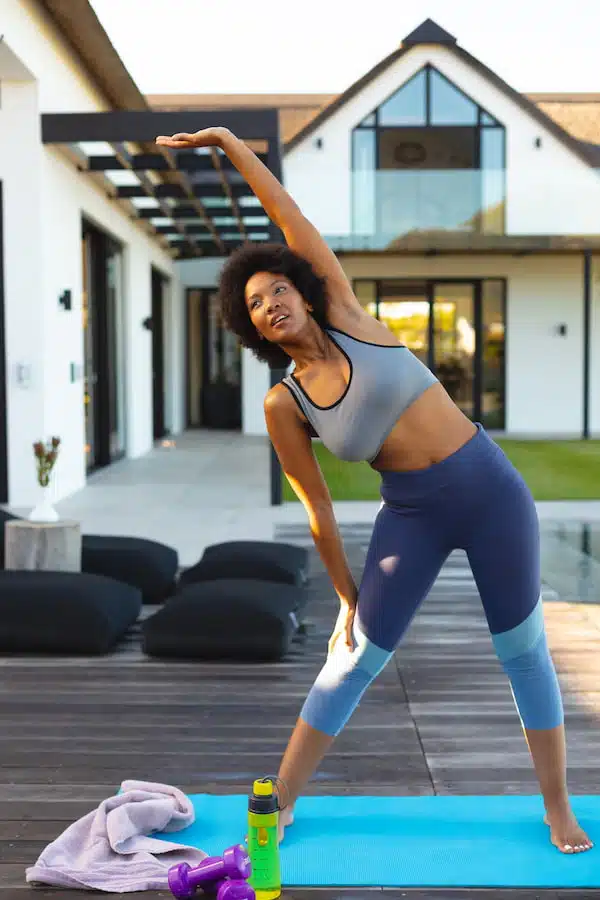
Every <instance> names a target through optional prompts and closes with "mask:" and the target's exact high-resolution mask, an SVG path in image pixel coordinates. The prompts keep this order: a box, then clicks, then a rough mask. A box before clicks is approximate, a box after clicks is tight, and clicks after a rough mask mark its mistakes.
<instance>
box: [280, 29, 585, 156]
mask: <svg viewBox="0 0 600 900" xmlns="http://www.w3.org/2000/svg"><path fill="white" fill-rule="evenodd" d="M423 44H434V45H435V44H437V45H441V46H444V47H446V49H447V50H448V51H449V52H450V53H454V54H455V55H456V56H457V57H458V58H459V59H460V60H461V61H462V62H464V63H465V64H466V65H468V66H469V67H470V68H472V69H474V70H475V71H476V72H478V73H479V74H480V75H481V76H482V77H483V78H485V79H486V80H487V81H489V82H490V83H491V84H493V86H494V87H495V88H496V89H497V90H499V91H501V92H502V93H503V94H505V96H507V97H509V98H510V99H511V100H512V101H513V102H514V103H516V104H517V105H518V106H520V107H521V109H522V110H524V112H526V113H527V114H528V115H529V116H530V117H531V118H532V119H535V121H536V122H539V124H540V125H541V126H542V127H543V128H545V129H546V131H549V132H550V133H551V134H553V135H554V137H555V138H557V139H558V140H559V141H560V142H561V143H562V144H564V146H566V147H568V149H569V150H570V151H571V152H572V153H574V154H575V155H576V156H578V157H579V159H581V160H582V161H583V162H585V163H587V164H588V165H590V166H593V167H594V168H595V167H596V166H597V160H596V154H595V153H593V152H590V150H589V149H588V147H587V146H586V144H585V143H582V142H580V141H578V140H576V138H574V137H572V135H570V134H569V133H568V132H567V131H565V129H564V128H562V127H561V126H560V125H559V124H558V123H557V122H556V121H555V120H554V119H552V118H551V117H550V116H548V115H546V114H545V113H544V112H543V111H542V110H541V109H539V108H538V107H537V106H536V105H535V103H534V102H532V101H531V100H530V99H529V98H528V97H527V96H525V95H524V94H520V93H519V92H518V91H516V90H515V89H514V88H512V87H511V86H510V85H509V84H507V83H506V82H505V81H504V80H503V79H502V78H500V76H498V75H496V73H495V72H493V71H492V70H491V69H489V68H488V67H487V66H486V65H484V63H482V62H480V60H478V59H476V58H475V57H474V56H471V54H470V53H467V51H466V50H464V49H463V48H462V47H460V46H459V45H458V44H457V43H456V38H454V37H453V36H452V35H451V34H449V32H447V31H445V30H444V29H443V28H441V27H440V26H439V25H438V24H437V23H436V22H434V21H433V20H432V19H426V20H425V21H424V22H423V23H422V24H421V25H419V27H418V28H416V29H415V30H414V31H412V32H411V33H410V34H409V35H407V37H405V38H404V40H403V41H402V43H401V44H400V47H399V48H398V49H397V50H394V51H393V53H390V54H389V55H388V56H386V57H385V59H382V60H381V62H379V63H377V65H376V66H374V67H373V68H372V69H371V70H370V71H369V72H367V73H366V75H363V77H362V78H359V79H358V81H355V82H354V84H352V85H351V86H350V87H349V88H347V90H345V91H344V92H343V93H342V94H340V95H339V97H337V98H336V99H335V100H334V101H333V103H330V104H329V106H327V107H326V108H325V109H324V110H322V111H321V112H320V113H319V114H318V115H316V116H315V117H314V119H312V120H311V121H310V122H309V123H308V125H306V126H305V127H304V128H302V129H301V130H300V131H299V132H297V133H296V134H295V135H294V137H293V138H292V139H291V141H289V142H288V143H287V144H286V146H285V152H286V153H288V152H289V151H290V150H293V149H294V147H297V146H298V144H300V143H302V141H304V140H306V138H307V137H309V136H310V135H311V134H313V133H314V132H315V131H316V130H317V129H318V128H319V127H320V126H321V125H323V123H324V122H326V121H327V120H328V119H330V118H331V116H332V115H333V114H334V113H335V112H337V110H338V109H340V108H341V107H342V106H345V105H346V103H348V102H349V101H350V100H352V98H353V97H355V96H356V95H357V94H359V93H360V92H361V91H362V90H363V88H365V87H366V86H367V85H368V84H370V83H371V82H372V81H375V79H377V78H378V77H379V76H380V75H381V74H382V73H383V72H385V71H386V69H388V68H389V67H390V66H392V65H393V64H394V63H395V62H396V61H397V60H399V59H400V58H401V57H403V56H405V55H406V54H407V53H410V51H411V50H412V48H413V47H416V46H418V45H423Z"/></svg>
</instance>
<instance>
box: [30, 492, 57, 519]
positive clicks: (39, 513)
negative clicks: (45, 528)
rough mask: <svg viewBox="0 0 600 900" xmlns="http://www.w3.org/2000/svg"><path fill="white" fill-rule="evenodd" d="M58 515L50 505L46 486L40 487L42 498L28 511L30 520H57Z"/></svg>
mask: <svg viewBox="0 0 600 900" xmlns="http://www.w3.org/2000/svg"><path fill="white" fill-rule="evenodd" d="M59 518H60V516H59V515H58V513H57V512H56V510H55V509H54V507H53V506H52V503H51V502H50V497H49V494H48V488H42V499H41V500H40V502H39V503H38V504H37V505H36V506H34V508H33V509H32V510H31V512H30V513H29V521H30V522H58V520H59Z"/></svg>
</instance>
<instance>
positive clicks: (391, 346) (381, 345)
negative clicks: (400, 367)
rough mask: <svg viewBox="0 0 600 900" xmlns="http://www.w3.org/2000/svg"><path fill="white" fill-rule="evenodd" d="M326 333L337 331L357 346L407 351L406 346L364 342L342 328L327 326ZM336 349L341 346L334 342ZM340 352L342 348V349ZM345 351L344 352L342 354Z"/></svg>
mask: <svg viewBox="0 0 600 900" xmlns="http://www.w3.org/2000/svg"><path fill="white" fill-rule="evenodd" d="M325 331H335V332H336V333H337V334H343V335H344V337H347V338H350V340H351V341H356V342H357V344H366V345H367V347H381V349H382V350H397V349H398V348H399V347H403V348H404V349H405V350H406V344H375V343H373V341H363V339H362V338H357V337H354V335H353V334H348V332H347V331H342V329H341V328H334V327H333V325H327V326H326V328H325ZM334 343H335V344H336V347H338V346H339V344H337V342H334ZM340 350H342V348H341V347H340ZM343 352H344V351H343V350H342V353H343Z"/></svg>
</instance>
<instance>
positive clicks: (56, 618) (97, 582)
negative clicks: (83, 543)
mask: <svg viewBox="0 0 600 900" xmlns="http://www.w3.org/2000/svg"><path fill="white" fill-rule="evenodd" d="M141 607H142V596H141V593H140V591H139V590H137V588H133V587H131V586H130V585H127V584H123V583H122V582H119V581H114V580H113V579H111V578H105V577H103V576H100V575H85V574H82V573H80V572H12V571H9V572H0V652H2V653H62V654H102V653H108V652H109V651H110V650H111V649H113V648H114V646H115V645H116V644H117V643H118V641H119V639H120V638H122V637H123V635H124V634H125V632H126V631H127V630H128V629H129V628H130V627H131V626H132V625H133V624H134V622H135V621H136V620H137V618H138V616H139V613H140V610H141Z"/></svg>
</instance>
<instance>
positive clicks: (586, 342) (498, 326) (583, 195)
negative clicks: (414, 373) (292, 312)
mask: <svg viewBox="0 0 600 900" xmlns="http://www.w3.org/2000/svg"><path fill="white" fill-rule="evenodd" d="M148 100H149V102H150V104H151V105H152V106H153V108H156V109H193V108H199V109H200V108H201V109H203V110H206V109H210V108H211V107H217V106H222V105H224V103H225V102H227V98H226V97H224V96H222V95H221V96H215V95H196V96H194V95H191V94H188V95H184V96H173V95H171V96H169V95H159V96H156V95H155V96H149V97H148ZM235 102H236V103H239V104H240V105H242V106H243V107H244V108H256V107H257V106H260V104H266V105H269V106H273V105H274V106H276V107H277V108H278V109H279V115H280V127H281V132H282V137H283V140H284V155H283V174H284V180H285V184H286V187H287V188H288V189H289V190H290V192H291V193H292V195H293V196H294V198H295V199H296V201H297V202H298V203H299V205H300V206H301V208H302V210H303V212H304V213H305V214H306V215H307V216H308V217H309V218H310V219H311V220H312V221H313V222H314V223H315V225H316V226H317V227H318V228H319V229H320V231H321V233H322V234H324V235H325V236H326V237H327V239H328V241H329V243H330V245H331V246H332V247H333V248H334V249H335V250H336V252H337V253H338V255H339V257H340V259H341V261H342V263H343V265H344V268H345V270H346V272H347V274H348V276H349V277H350V278H351V280H352V282H353V284H354V287H355V290H356V293H357V294H358V296H359V298H360V300H361V302H362V303H363V304H364V305H365V307H366V308H367V309H368V310H369V311H370V312H372V314H373V315H376V316H379V318H380V319H381V320H383V321H385V322H386V323H387V324H388V326H389V327H390V328H392V329H393V330H394V331H395V332H396V333H397V334H398V336H399V337H400V338H401V339H402V340H403V342H405V343H406V344H408V346H410V347H411V348H412V349H413V350H414V351H415V352H416V353H418V354H419V355H420V356H421V358H422V359H424V360H425V361H426V362H427V363H428V364H429V365H430V366H431V367H432V368H434V369H435V371H436V372H437V373H438V374H439V375H440V377H441V378H442V380H443V381H444V383H445V384H446V386H447V388H448V390H449V391H450V392H451V393H452V395H453V396H454V397H455V398H456V400H457V401H458V402H459V403H460V405H461V407H462V408H463V409H464V410H465V412H466V413H467V414H469V415H470V416H472V417H473V418H474V419H476V420H479V421H482V422H483V423H484V424H485V425H486V426H487V427H488V428H489V429H490V430H498V431H502V432H506V433H508V434H519V435H531V436H536V435H539V436H551V435H556V436H565V437H567V436H580V435H585V436H589V435H590V434H592V433H594V434H600V94H595V95H594V94H582V95H574V96H573V95H562V94H559V95H552V94H550V95H524V94H520V93H518V92H517V91H515V90H514V89H513V88H511V87H510V86H509V85H508V84H506V83H505V82H504V81H503V80H502V79H500V78H499V77H498V76H497V75H496V74H495V73H494V72H492V71H491V70H490V69H488V68H487V67H486V66H485V64H484V63H483V62H481V61H479V60H477V59H475V58H474V57H472V56H471V55H470V54H469V53H468V52H467V51H466V50H464V49H463V48H462V47H460V46H459V44H458V43H457V41H456V39H455V38H454V37H453V36H452V35H450V34H449V33H448V32H446V31H445V30H443V29H442V28H441V27H439V26H438V25H437V24H436V23H434V22H432V21H430V20H427V21H426V22H424V23H423V25H421V26H420V27H419V28H417V29H416V31H414V32H413V33H412V34H410V35H408V36H407V37H406V38H405V39H404V40H403V41H402V43H401V45H400V47H399V48H398V50H396V51H395V52H394V53H392V54H391V55H390V56H388V57H387V58H386V59H383V60H382V61H381V62H380V63H378V65H376V66H375V67H374V68H373V69H372V70H371V71H370V72H368V73H366V74H365V75H364V77H362V78H361V79H360V80H359V81H357V82H356V83H355V84H353V85H351V86H350V87H349V88H348V89H347V90H346V91H344V93H342V94H341V95H340V96H332V95H316V96H312V97H311V96H310V95H309V96H306V95H287V96H285V95H284V96H281V95H276V94H273V95H269V96H262V97H261V96H260V95H259V96H249V95H245V96H241V97H238V98H235ZM184 265H185V264H184ZM192 265H193V264H192ZM265 386H266V376H264V377H263V379H262V380H261V381H260V382H256V383H255V384H254V385H249V386H245V385H244V386H243V389H244V409H245V411H246V419H247V421H248V422H251V423H252V425H254V423H257V424H260V427H261V428H262V427H263V426H262V424H261V422H262V419H261V416H262V407H261V399H262V394H263V392H264V389H265Z"/></svg>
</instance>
